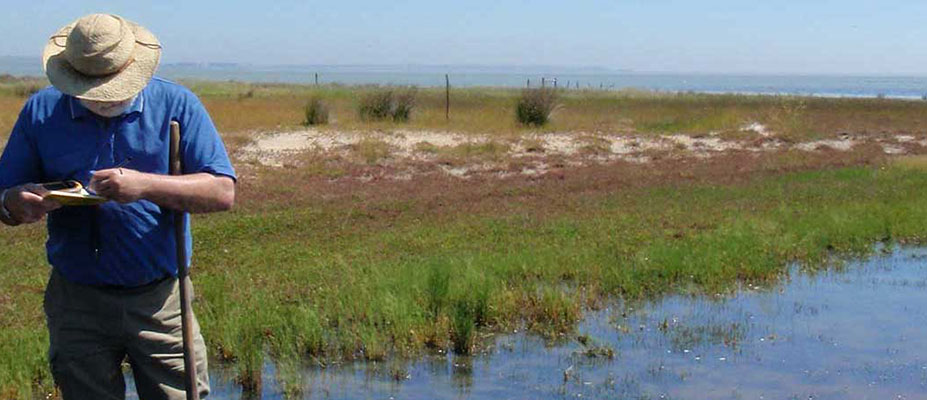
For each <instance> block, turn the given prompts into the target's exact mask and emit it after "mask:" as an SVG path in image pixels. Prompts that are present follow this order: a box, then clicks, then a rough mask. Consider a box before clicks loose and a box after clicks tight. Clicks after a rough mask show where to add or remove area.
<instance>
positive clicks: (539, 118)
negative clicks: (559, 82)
mask: <svg viewBox="0 0 927 400" xmlns="http://www.w3.org/2000/svg"><path fill="white" fill-rule="evenodd" d="M559 97H560V96H559V95H558V92H557V89H550V88H538V89H525V90H524V91H522V93H521V97H519V99H518V103H517V104H516V105H515V118H516V119H517V120H518V122H519V123H521V124H523V125H527V126H536V127H537V126H544V125H547V121H548V120H549V119H550V114H551V113H552V112H554V109H555V108H556V107H557V101H558V99H559Z"/></svg>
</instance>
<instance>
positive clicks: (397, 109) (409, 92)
mask: <svg viewBox="0 0 927 400" xmlns="http://www.w3.org/2000/svg"><path fill="white" fill-rule="evenodd" d="M416 92H417V91H416V89H415V88H414V87H411V88H408V89H406V90H405V91H403V92H400V93H398V94H397V95H396V96H395V97H394V102H393V112H392V116H393V121H396V122H406V121H408V120H409V117H410V116H411V114H412V108H414V107H415V95H416Z"/></svg>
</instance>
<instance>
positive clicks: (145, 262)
mask: <svg viewBox="0 0 927 400" xmlns="http://www.w3.org/2000/svg"><path fill="white" fill-rule="evenodd" d="M171 120H176V121H179V122H180V126H181V143H180V152H181V157H182V162H183V172H184V174H192V173H199V172H207V173H210V174H214V175H224V176H228V177H231V178H232V179H235V171H234V170H233V169H232V164H231V162H229V158H228V154H227V153H226V151H225V146H224V145H223V144H222V140H221V139H220V138H219V134H218V132H217V131H216V127H215V125H213V123H212V120H211V119H210V118H209V115H208V114H207V112H206V109H205V108H204V107H203V104H202V103H201V102H200V101H199V99H198V98H197V97H196V95H194V94H193V93H192V92H190V91H189V90H187V89H186V88H184V87H182V86H180V85H178V84H176V83H173V82H170V81H167V80H163V79H159V78H154V79H152V80H151V82H150V83H149V84H148V86H147V87H145V89H144V90H142V92H141V93H140V94H139V95H138V97H137V98H136V100H135V101H134V103H133V104H132V106H131V108H130V109H128V110H127V111H126V112H125V113H123V115H121V116H119V117H114V118H103V117H99V116H97V115H95V114H93V113H91V112H90V111H88V110H87V109H86V108H84V107H83V106H82V105H81V104H80V101H79V100H77V99H75V98H74V97H71V96H68V95H65V94H63V93H61V92H60V91H58V90H57V89H55V88H54V87H48V88H45V89H43V90H41V91H39V92H38V93H36V94H35V95H33V96H32V97H31V98H30V99H29V100H28V101H27V102H26V104H25V106H23V109H22V112H21V113H20V115H19V119H18V120H17V121H16V125H15V126H14V127H13V131H12V133H11V134H10V138H9V141H8V142H7V145H6V149H5V150H4V151H3V156H2V157H0V188H9V187H12V186H16V185H20V184H24V183H30V182H33V183H40V182H54V181H61V180H69V179H73V180H77V181H80V182H81V183H83V184H84V186H87V185H88V183H89V181H90V176H91V173H92V171H95V170H102V169H107V168H112V167H114V166H117V165H119V164H121V163H123V162H126V161H127V160H128V164H126V168H131V169H135V170H138V171H142V172H149V173H155V174H167V173H168V158H169V148H170V147H169V146H170V122H171ZM47 222H48V241H47V242H46V250H47V252H48V262H49V263H50V264H51V265H52V267H54V268H55V270H56V271H58V273H59V274H61V275H62V276H63V277H65V278H66V279H68V280H70V281H72V282H77V283H83V284H90V285H116V286H128V287H131V286H139V285H144V284H146V283H150V282H153V281H155V280H158V279H162V278H165V277H168V276H176V275H177V256H176V248H175V235H174V228H173V218H172V211H171V210H169V209H162V208H161V207H159V206H158V205H157V204H154V203H152V202H150V201H147V200H140V201H137V202H133V203H128V204H119V203H116V202H113V201H110V202H106V203H104V204H102V205H99V206H91V207H62V208H60V209H58V210H55V211H52V212H51V213H49V215H48V221H47ZM184 224H185V229H186V230H187V243H186V246H187V255H188V257H190V255H192V253H193V252H192V250H193V249H192V247H193V246H192V239H191V235H190V223H189V217H187V219H186V220H185V222H184ZM185 262H186V263H187V265H189V262H190V260H189V258H188V259H187V260H185Z"/></svg>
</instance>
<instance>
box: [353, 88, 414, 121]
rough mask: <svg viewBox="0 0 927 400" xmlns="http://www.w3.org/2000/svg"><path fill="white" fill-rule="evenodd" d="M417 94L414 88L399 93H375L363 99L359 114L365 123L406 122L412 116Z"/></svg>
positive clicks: (359, 106) (358, 110)
mask: <svg viewBox="0 0 927 400" xmlns="http://www.w3.org/2000/svg"><path fill="white" fill-rule="evenodd" d="M416 93H417V90H416V89H415V88H414V87H412V88H408V89H406V90H404V91H402V92H398V93H396V92H394V91H393V90H392V89H386V90H379V91H374V92H371V93H368V94H367V95H365V96H364V97H362V98H361V100H360V104H359V105H358V108H357V112H358V114H359V115H360V118H361V119H362V120H365V121H381V120H384V119H387V118H392V120H393V121H396V122H406V121H408V120H409V119H410V118H411V116H412V109H413V108H414V107H415V96H416Z"/></svg>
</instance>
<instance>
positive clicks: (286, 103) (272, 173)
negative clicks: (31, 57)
mask: <svg viewBox="0 0 927 400" xmlns="http://www.w3.org/2000/svg"><path fill="white" fill-rule="evenodd" d="M192 86H193V88H194V90H196V91H197V92H198V93H200V95H201V96H202V98H203V101H204V103H205V104H206V106H207V108H208V109H209V111H210V113H211V114H212V116H213V118H214V120H215V122H216V124H217V125H218V126H219V127H220V130H221V131H222V132H223V135H224V137H225V138H226V140H227V141H228V140H229V139H230V138H232V140H234V142H235V143H244V142H246V141H247V140H248V139H249V138H250V137H251V134H252V132H253V131H255V130H286V129H300V128H301V127H300V125H301V122H302V120H303V118H304V117H305V115H304V114H303V111H304V106H305V100H306V99H307V98H310V97H311V96H313V95H317V96H319V98H320V99H322V100H324V101H325V102H326V103H327V104H329V105H330V107H331V109H332V111H333V112H334V113H336V115H338V116H339V121H337V122H335V123H332V124H330V125H329V126H328V128H322V129H357V130H360V131H364V130H371V131H373V130H383V129H390V128H392V127H396V126H400V125H396V123H395V122H393V121H392V120H389V119H387V120H386V121H375V122H370V121H361V120H360V119H358V118H357V113H356V112H355V111H356V108H355V107H356V99H357V96H358V94H359V93H363V92H365V91H371V90H377V89H378V88H347V87H340V86H323V87H318V88H316V87H301V86H292V85H249V84H235V83H223V84H212V83H199V84H194V85H192ZM0 87H2V84H0ZM4 93H7V94H2V95H0V110H2V111H3V112H0V128H2V129H3V131H2V135H6V134H7V133H8V131H9V129H10V127H12V124H13V121H15V116H16V115H17V114H18V111H19V108H20V107H21V105H22V103H23V101H25V99H24V98H21V97H18V96H16V95H15V94H14V93H13V92H12V91H11V92H4ZM248 93H251V94H250V95H248ZM242 94H245V95H242ZM519 94H520V91H517V90H503V89H455V90H454V91H453V93H452V96H454V97H453V99H452V101H453V102H454V103H453V104H454V107H455V108H454V109H453V110H452V118H451V121H449V122H448V121H446V120H445V119H444V114H443V112H444V111H443V97H442V96H443V93H442V92H440V91H436V90H430V89H423V90H421V91H419V92H418V94H417V96H416V108H415V118H413V119H412V120H410V121H408V122H407V123H405V125H404V126H405V127H406V128H408V129H430V130H438V129H440V130H450V131H454V132H462V133H485V134H490V135H496V136H497V137H498V140H494V141H491V142H488V143H487V144H484V145H478V144H476V145H472V146H468V147H462V148H456V149H444V148H440V147H436V146H434V147H432V146H426V145H423V146H422V151H434V152H436V153H439V154H440V153H441V152H444V151H449V152H451V153H450V155H448V156H450V157H483V158H492V157H494V155H496V154H499V153H500V152H502V151H503V149H505V146H508V144H507V143H506V142H505V141H504V138H509V137H511V136H512V133H513V132H515V133H524V132H528V133H533V132H536V131H538V130H540V129H543V130H558V131H575V132H628V133H635V134H640V135H647V134H662V133H669V132H675V131H685V132H687V133H699V132H702V131H725V132H734V131H737V130H739V129H740V124H742V123H746V122H750V121H757V122H761V123H766V124H769V125H770V128H771V129H772V130H774V131H781V132H790V133H788V135H789V137H790V138H792V139H793V140H806V139H809V138H815V137H820V136H827V135H832V134H834V133H836V132H842V131H847V132H850V133H854V134H861V135H872V136H878V135H883V134H885V132H894V133H908V134H914V135H918V134H927V132H925V129H927V128H925V127H924V126H923V117H922V116H923V115H924V112H925V111H927V105H925V104H924V103H923V102H899V101H891V100H879V99H871V100H862V99H798V98H789V97H783V98H766V97H756V96H709V95H695V94H684V95H655V94H648V93H636V92H622V93H606V92H594V91H579V92H565V93H564V94H563V95H562V98H561V100H560V101H561V103H562V104H564V108H563V110H562V112H559V113H558V115H557V118H556V120H554V121H551V122H550V124H549V125H548V126H546V127H544V128H534V127H532V128H527V127H523V126H521V125H520V124H518V123H517V122H516V121H515V120H514V118H512V113H513V108H514V104H515V102H516V99H517V98H518V96H519ZM342 115H343V116H345V118H341V117H340V116H342ZM668 115H669V116H675V117H674V118H672V119H669V118H667V116H668ZM789 126H793V128H791V129H792V130H789V129H790V128H788V127H789ZM645 127H646V128H647V129H644V128H645ZM705 133H707V132H705ZM362 143H363V144H362V145H360V146H357V147H355V148H354V149H353V150H354V154H355V155H357V157H358V159H360V160H363V161H364V163H376V162H378V160H381V159H383V158H384V157H388V156H389V151H390V150H389V148H388V145H386V143H383V142H376V141H370V142H362ZM593 144H594V143H593ZM455 152H456V153H455ZM305 157H306V159H304V160H301V161H302V162H301V163H299V166H298V167H294V168H292V169H291V170H286V171H279V170H266V169H262V168H253V169H250V170H249V174H251V175H249V178H248V179H245V180H243V181H242V183H241V184H240V185H241V189H240V192H241V199H242V200H241V203H240V206H239V207H238V208H237V209H236V210H235V211H233V212H231V213H225V214H217V215H204V216H198V217H197V221H196V223H195V224H194V230H195V232H194V238H195V248H196V252H195V258H194V269H193V276H194V280H195V282H196V288H197V294H198V296H197V298H198V301H197V302H196V304H195V307H196V312H197V316H198V317H199V318H200V322H201V325H202V328H203V332H204V335H205V337H206V339H207V341H208V344H209V349H210V353H211V355H212V356H213V357H214V358H215V359H218V360H221V361H223V362H227V363H232V364H234V368H235V369H237V371H238V376H239V380H240V382H241V383H242V385H243V386H244V387H246V388H250V389H252V390H256V389H257V388H258V387H260V386H261V384H262V377H261V375H260V371H261V367H262V366H263V364H264V361H265V357H270V359H272V360H275V361H277V362H279V363H280V365H281V368H282V372H281V373H282V374H284V375H286V376H290V377H289V378H284V380H285V381H287V382H290V383H286V384H285V386H286V387H288V388H289V389H287V390H288V391H292V393H293V395H294V396H295V395H298V391H299V390H300V389H299V386H298V385H297V384H296V383H294V382H295V381H294V380H295V379H297V378H295V377H294V376H292V371H294V370H295V369H296V368H298V367H299V365H300V363H301V362H305V360H307V359H312V360H313V362H317V363H321V364H326V363H329V362H334V361H342V360H355V359H369V360H391V359H398V358H402V357H408V356H414V355H416V354H419V353H420V352H422V351H427V349H429V348H441V349H444V348H451V349H454V350H455V351H458V352H461V353H464V352H467V351H472V350H473V349H474V348H479V346H480V343H479V340H476V338H479V337H480V334H481V333H486V332H497V331H504V330H507V329H508V328H521V327H527V328H529V329H530V330H531V331H532V332H536V333H538V334H540V335H543V336H545V337H548V338H551V339H555V338H559V337H566V336H568V334H569V333H571V332H572V331H573V330H574V328H575V325H576V322H577V321H578V319H579V318H580V317H581V313H582V311H583V309H584V307H586V306H587V305H588V304H590V302H595V301H597V300H596V299H599V301H601V299H606V298H611V297H613V296H614V297H620V298H625V299H640V298H649V297H652V296H659V295H661V294H664V293H668V292H690V293H718V292H723V291H727V290H731V289H733V288H734V287H735V286H736V284H737V282H743V281H749V282H764V283H771V282H774V281H775V280H776V279H777V278H778V277H779V276H780V275H781V274H782V273H783V271H784V266H785V265H786V263H787V262H790V261H800V262H803V263H806V265H808V267H809V268H815V267H816V266H820V265H824V263H825V262H826V261H827V260H828V257H830V256H832V255H833V254H854V255H863V254H866V253H867V252H868V251H869V249H871V244H872V243H873V242H875V241H888V242H891V241H899V240H907V241H911V242H922V241H923V240H925V238H927V169H925V168H924V167H923V166H924V165H927V162H924V161H923V160H920V159H917V158H910V159H903V160H899V161H898V162H895V163H890V164H885V165H876V166H856V167H846V168H835V169H832V168H825V169H823V170H815V171H806V169H808V168H811V167H813V166H814V164H809V156H808V154H806V153H798V152H784V153H781V154H776V155H775V156H774V157H773V156H771V158H770V159H771V160H775V163H777V164H776V165H777V168H778V169H776V171H798V172H790V173H779V172H777V173H775V174H772V173H770V174H766V175H760V176H744V177H742V179H733V180H731V181H724V182H715V181H711V180H704V179H702V178H700V176H699V175H698V174H697V173H695V172H692V171H688V170H686V171H683V172H685V173H687V174H689V175H687V176H688V177H689V178H691V179H685V180H683V179H680V180H664V179H663V178H659V179H654V180H651V181H648V182H650V183H648V184H641V185H630V184H628V185H618V186H615V187H612V188H611V189H609V190H603V189H595V188H598V187H600V186H601V185H604V184H605V182H607V179H608V178H607V177H602V176H594V177H591V178H590V179H583V180H579V181H569V180H556V181H553V182H554V183H547V184H543V181H542V183H538V184H536V185H535V184H532V185H527V186H515V187H503V188H499V187H498V185H503V184H501V183H500V184H496V183H493V182H482V183H483V185H461V184H460V182H459V181H453V182H451V183H440V182H439V183H431V184H432V185H433V186H427V185H425V183H427V182H430V181H429V180H425V181H423V183H419V182H416V184H415V186H409V187H404V189H402V190H407V191H409V192H413V193H417V194H416V195H414V196H409V197H403V192H397V191H398V190H400V189H391V188H392V186H395V185H396V184H391V186H390V188H383V187H377V189H376V190H382V193H375V194H373V195H370V196H368V197H365V196H367V195H368V194H367V193H366V192H367V191H368V190H374V189H370V188H368V187H366V186H360V187H358V188H355V189H352V190H354V192H350V191H349V193H348V194H347V195H345V194H344V193H343V192H341V193H340V194H338V193H336V192H332V193H329V192H325V191H322V192H320V193H309V194H307V192H305V191H302V190H303V189H302V186H304V185H307V184H308V182H312V180H313V179H323V180H327V179H331V178H332V177H338V176H340V175H342V174H344V173H345V172H344V170H343V168H345V167H344V164H341V163H340V162H341V161H340V160H330V159H320V158H316V156H311V155H307V156H305ZM757 162H772V161H757ZM847 162H848V163H862V162H871V160H869V159H860V160H850V161H847ZM690 167H692V168H695V167H697V165H691V166H690ZM738 167H740V166H738ZM571 173H576V174H580V173H582V172H571ZM621 173H622V174H624V173H630V171H628V170H623V171H622V172H621ZM655 173H656V172H655ZM506 185H507V183H506ZM420 186H421V189H420ZM480 186H485V187H486V188H487V189H485V191H484V189H481V188H480ZM339 190H342V191H345V190H348V189H339ZM416 190H425V191H428V190H430V191H432V192H428V193H418V192H416ZM467 190H470V191H467ZM328 196H335V197H334V198H335V200H332V201H328V200H325V199H327V198H328ZM530 199H536V201H534V202H531V201H529V200H530ZM475 203H479V204H480V207H482V208H479V207H476V206H475V205H474V204H475ZM448 210H455V211H448ZM2 230H3V231H4V232H3V235H2V236H0V265H3V266H4V268H3V270H2V271H0V287H3V288H4V289H5V290H4V291H2V292H0V309H2V310H3V311H4V312H2V313H0V326H2V327H3V328H0V398H34V397H40V396H43V395H44V394H46V393H48V392H49V390H50V387H51V378H50V374H49V373H48V370H47V360H46V350H47V340H48V338H47V333H46V331H45V327H44V317H43V314H42V310H41V303H42V291H43V288H44V284H45V280H46V279H47V274H48V270H47V267H46V265H45V261H44V253H43V247H42V242H43V240H44V239H45V233H44V227H43V226H40V225H31V226H27V227H20V228H16V229H6V228H3V229H2ZM4 293H5V294H4ZM255 310H260V312H255ZM692 334H699V335H702V336H704V335H703V333H700V332H690V333H685V335H684V336H692ZM565 335H566V336H565ZM709 336H710V335H709ZM287 371H290V372H287ZM287 374H290V375H287Z"/></svg>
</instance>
